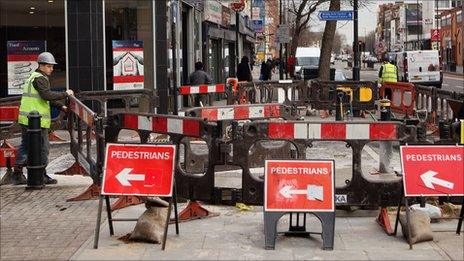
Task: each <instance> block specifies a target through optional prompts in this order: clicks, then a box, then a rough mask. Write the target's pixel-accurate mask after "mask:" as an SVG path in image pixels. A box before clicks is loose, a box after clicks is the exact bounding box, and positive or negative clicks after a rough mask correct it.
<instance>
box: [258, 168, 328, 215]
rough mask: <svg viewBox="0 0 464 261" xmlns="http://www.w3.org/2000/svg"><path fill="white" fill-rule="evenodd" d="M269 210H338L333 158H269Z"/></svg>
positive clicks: (267, 173) (267, 175)
mask: <svg viewBox="0 0 464 261" xmlns="http://www.w3.org/2000/svg"><path fill="white" fill-rule="evenodd" d="M264 171H265V178H264V180H265V188H264V189H265V193H264V194H265V196H264V206H265V211H275V212H282V211H289V212H290V211H291V212H332V211H334V161H333V160H266V162H265V170H264Z"/></svg>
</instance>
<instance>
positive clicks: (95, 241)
mask: <svg viewBox="0 0 464 261" xmlns="http://www.w3.org/2000/svg"><path fill="white" fill-rule="evenodd" d="M102 208H103V196H100V199H99V200H98V212H97V224H96V226H95V237H94V239H93V248H94V249H97V248H98V239H99V238H100V223H101V214H102Z"/></svg>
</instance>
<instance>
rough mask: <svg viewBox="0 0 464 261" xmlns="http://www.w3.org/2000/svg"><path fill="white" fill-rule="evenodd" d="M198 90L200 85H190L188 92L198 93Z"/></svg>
mask: <svg viewBox="0 0 464 261" xmlns="http://www.w3.org/2000/svg"><path fill="white" fill-rule="evenodd" d="M199 92H200V86H192V87H190V94H194V93H199Z"/></svg>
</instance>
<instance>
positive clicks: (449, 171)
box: [400, 145, 464, 197]
mask: <svg viewBox="0 0 464 261" xmlns="http://www.w3.org/2000/svg"><path fill="white" fill-rule="evenodd" d="M400 149H401V166H402V169H403V185H404V195H405V196H406V197H415V196H463V195H464V146H451V145H450V146H436V145H433V146H401V148H400Z"/></svg>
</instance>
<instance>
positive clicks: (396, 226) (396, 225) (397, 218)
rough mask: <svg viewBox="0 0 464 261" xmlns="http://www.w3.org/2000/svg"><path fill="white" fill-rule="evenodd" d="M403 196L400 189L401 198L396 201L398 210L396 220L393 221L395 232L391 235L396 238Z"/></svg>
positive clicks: (402, 190)
mask: <svg viewBox="0 0 464 261" xmlns="http://www.w3.org/2000/svg"><path fill="white" fill-rule="evenodd" d="M403 196H404V189H401V196H400V200H399V201H398V209H397V211H396V220H395V230H394V231H393V235H394V236H396V232H397V231H398V222H399V221H400V210H401V206H402V204H401V203H402V202H403Z"/></svg>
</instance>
